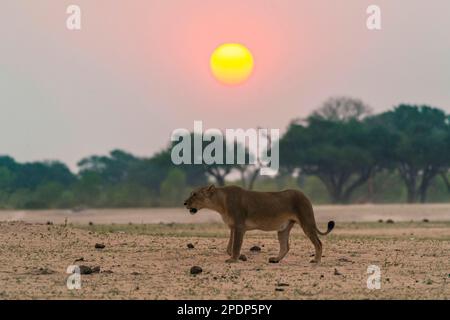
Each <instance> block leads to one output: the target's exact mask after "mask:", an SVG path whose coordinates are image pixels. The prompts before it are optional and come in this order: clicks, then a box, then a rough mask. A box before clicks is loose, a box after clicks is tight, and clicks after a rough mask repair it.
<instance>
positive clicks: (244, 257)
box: [239, 254, 247, 261]
mask: <svg viewBox="0 0 450 320" xmlns="http://www.w3.org/2000/svg"><path fill="white" fill-rule="evenodd" d="M239 260H241V261H247V256H245V255H243V254H241V255H240V256H239Z"/></svg>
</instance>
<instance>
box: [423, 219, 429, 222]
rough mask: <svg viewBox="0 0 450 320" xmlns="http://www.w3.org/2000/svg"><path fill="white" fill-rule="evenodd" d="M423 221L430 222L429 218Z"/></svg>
mask: <svg viewBox="0 0 450 320" xmlns="http://www.w3.org/2000/svg"><path fill="white" fill-rule="evenodd" d="M422 222H430V220H428V219H423V220H422Z"/></svg>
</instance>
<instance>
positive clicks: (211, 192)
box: [206, 184, 216, 194]
mask: <svg viewBox="0 0 450 320" xmlns="http://www.w3.org/2000/svg"><path fill="white" fill-rule="evenodd" d="M214 191H216V186H215V185H213V184H211V185H210V186H208V187H207V188H206V192H208V193H209V194H213V193H214Z"/></svg>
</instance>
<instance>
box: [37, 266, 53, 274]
mask: <svg viewBox="0 0 450 320" xmlns="http://www.w3.org/2000/svg"><path fill="white" fill-rule="evenodd" d="M32 273H33V274H53V273H55V271H53V270H52V269H49V268H42V267H41V268H39V269H36V270H35V271H33V272H32Z"/></svg>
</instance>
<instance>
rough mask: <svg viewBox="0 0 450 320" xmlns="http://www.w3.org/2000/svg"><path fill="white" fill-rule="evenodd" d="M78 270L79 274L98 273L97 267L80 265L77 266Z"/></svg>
mask: <svg viewBox="0 0 450 320" xmlns="http://www.w3.org/2000/svg"><path fill="white" fill-rule="evenodd" d="M79 268H80V274H92V273H99V272H100V267H99V266H96V267H89V266H85V265H81V266H79Z"/></svg>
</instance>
